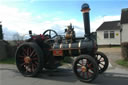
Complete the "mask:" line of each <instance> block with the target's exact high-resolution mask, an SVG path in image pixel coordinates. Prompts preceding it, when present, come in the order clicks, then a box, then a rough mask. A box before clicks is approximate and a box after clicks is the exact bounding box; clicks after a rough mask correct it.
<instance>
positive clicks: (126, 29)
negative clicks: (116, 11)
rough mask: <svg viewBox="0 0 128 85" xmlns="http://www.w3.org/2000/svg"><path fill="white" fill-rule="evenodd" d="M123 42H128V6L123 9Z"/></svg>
mask: <svg viewBox="0 0 128 85" xmlns="http://www.w3.org/2000/svg"><path fill="white" fill-rule="evenodd" d="M121 28H122V31H121V34H122V36H121V37H122V39H121V42H128V8H125V9H122V12H121Z"/></svg>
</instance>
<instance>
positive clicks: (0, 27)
mask: <svg viewBox="0 0 128 85" xmlns="http://www.w3.org/2000/svg"><path fill="white" fill-rule="evenodd" d="M0 40H3V31H2V25H1V24H0Z"/></svg>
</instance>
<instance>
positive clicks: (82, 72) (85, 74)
mask: <svg viewBox="0 0 128 85" xmlns="http://www.w3.org/2000/svg"><path fill="white" fill-rule="evenodd" d="M73 71H74V73H75V75H76V76H77V77H78V79H80V80H81V81H84V82H91V81H92V80H94V79H95V78H96V77H97V76H98V65H97V62H96V61H95V59H93V58H92V57H91V56H89V55H81V56H79V57H78V58H76V60H75V61H74V63H73Z"/></svg>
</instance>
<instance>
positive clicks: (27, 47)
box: [15, 42, 43, 77]
mask: <svg viewBox="0 0 128 85" xmlns="http://www.w3.org/2000/svg"><path fill="white" fill-rule="evenodd" d="M15 56H16V65H17V68H18V70H19V71H20V72H21V73H22V74H23V75H24V76H31V77H32V76H36V75H37V74H38V73H39V71H40V70H41V69H42V65H43V54H42V52H41V49H40V48H39V47H38V45H37V44H35V43H30V42H28V43H24V44H22V45H21V46H19V47H18V48H17V51H16V55H15Z"/></svg>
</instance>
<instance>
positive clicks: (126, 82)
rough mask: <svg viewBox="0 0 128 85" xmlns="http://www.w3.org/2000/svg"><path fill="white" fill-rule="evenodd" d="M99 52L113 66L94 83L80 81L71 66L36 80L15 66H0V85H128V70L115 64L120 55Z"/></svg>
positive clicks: (47, 73) (46, 73)
mask: <svg viewBox="0 0 128 85" xmlns="http://www.w3.org/2000/svg"><path fill="white" fill-rule="evenodd" d="M99 50H100V51H102V52H103V51H104V52H105V54H106V55H107V56H108V58H109V61H110V63H111V64H110V65H109V68H108V70H107V71H106V72H105V73H104V74H101V75H99V76H98V78H97V79H96V80H94V81H93V82H92V83H84V82H81V81H79V80H78V79H77V78H76V77H75V75H74V73H73V72H72V69H71V67H72V66H71V65H69V64H67V65H64V66H62V67H60V68H59V69H58V71H57V72H52V73H51V72H46V71H44V72H41V73H40V75H39V76H38V77H36V78H32V77H24V76H22V75H21V74H20V73H19V72H18V70H17V68H16V66H15V65H5V64H0V85H128V69H126V68H124V67H121V66H118V65H116V64H115V63H114V61H115V59H114V58H116V59H117V57H120V55H119V54H120V53H119V52H115V50H114V49H109V50H108V49H102V48H101V49H99ZM108 51H111V53H110V52H108ZM118 51H120V49H118ZM118 53H119V54H118ZM113 60H114V61H113Z"/></svg>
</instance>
